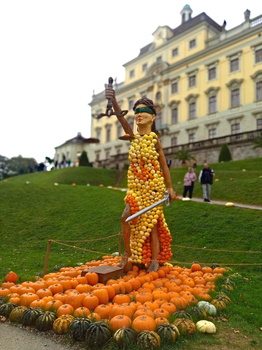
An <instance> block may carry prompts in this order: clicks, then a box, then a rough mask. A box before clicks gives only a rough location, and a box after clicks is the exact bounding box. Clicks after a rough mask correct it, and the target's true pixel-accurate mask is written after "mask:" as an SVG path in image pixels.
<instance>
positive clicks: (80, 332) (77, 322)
mask: <svg viewBox="0 0 262 350" xmlns="http://www.w3.org/2000/svg"><path fill="white" fill-rule="evenodd" d="M90 324H91V320H90V319H89V318H85V317H77V318H75V319H74V320H73V321H72V322H71V323H70V325H69V331H68V332H69V336H70V338H72V339H74V340H79V341H83V340H85V335H86V331H87V329H88V327H89V326H90Z"/></svg>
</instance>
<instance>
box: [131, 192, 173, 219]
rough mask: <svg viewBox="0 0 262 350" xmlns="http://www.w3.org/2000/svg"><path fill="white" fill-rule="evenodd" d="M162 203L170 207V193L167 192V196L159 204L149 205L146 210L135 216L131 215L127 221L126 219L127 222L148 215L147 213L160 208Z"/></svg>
mask: <svg viewBox="0 0 262 350" xmlns="http://www.w3.org/2000/svg"><path fill="white" fill-rule="evenodd" d="M162 203H166V206H167V207H168V206H169V205H170V197H169V193H168V191H165V196H164V198H163V199H160V200H159V201H158V202H155V203H153V204H151V205H149V206H148V207H146V208H144V209H141V210H139V211H138V212H137V213H135V214H133V215H130V216H129V217H128V218H127V219H126V222H129V221H131V220H134V219H135V218H137V217H138V216H140V215H142V214H144V213H146V212H147V211H149V210H151V209H153V208H155V207H157V206H159V205H160V204H162Z"/></svg>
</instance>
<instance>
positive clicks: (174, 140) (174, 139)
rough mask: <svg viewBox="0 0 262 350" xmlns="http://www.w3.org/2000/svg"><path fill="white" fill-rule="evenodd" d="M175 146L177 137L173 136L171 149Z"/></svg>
mask: <svg viewBox="0 0 262 350" xmlns="http://www.w3.org/2000/svg"><path fill="white" fill-rule="evenodd" d="M176 145H177V136H174V137H172V138H171V147H173V146H176Z"/></svg>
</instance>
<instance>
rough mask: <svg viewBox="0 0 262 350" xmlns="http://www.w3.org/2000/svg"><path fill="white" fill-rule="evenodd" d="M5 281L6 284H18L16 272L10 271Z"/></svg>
mask: <svg viewBox="0 0 262 350" xmlns="http://www.w3.org/2000/svg"><path fill="white" fill-rule="evenodd" d="M5 281H6V282H14V283H16V282H17V281H18V275H17V274H16V273H15V272H14V271H10V272H8V274H7V275H6V276H5Z"/></svg>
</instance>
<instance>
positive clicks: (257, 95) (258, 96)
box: [256, 79, 262, 101]
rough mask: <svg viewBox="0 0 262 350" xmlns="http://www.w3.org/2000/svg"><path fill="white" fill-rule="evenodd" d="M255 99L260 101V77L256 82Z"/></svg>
mask: <svg viewBox="0 0 262 350" xmlns="http://www.w3.org/2000/svg"><path fill="white" fill-rule="evenodd" d="M256 101H262V79H261V81H258V82H257V83H256Z"/></svg>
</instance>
